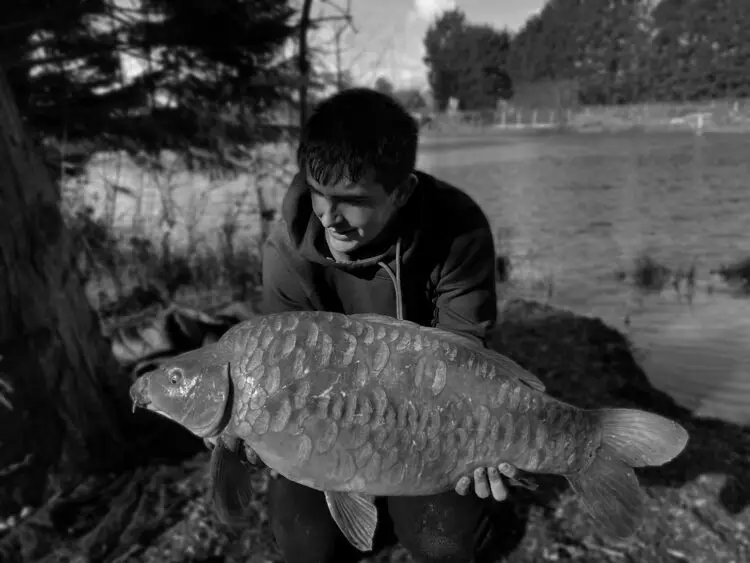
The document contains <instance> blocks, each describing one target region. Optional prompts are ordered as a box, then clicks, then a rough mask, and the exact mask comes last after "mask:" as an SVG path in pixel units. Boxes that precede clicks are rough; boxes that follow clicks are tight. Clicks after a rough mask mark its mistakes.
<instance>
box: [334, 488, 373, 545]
mask: <svg viewBox="0 0 750 563" xmlns="http://www.w3.org/2000/svg"><path fill="white" fill-rule="evenodd" d="M325 497H326V503H328V510H329V511H330V512H331V516H332V517H333V520H334V521H335V522H336V525H337V526H338V527H339V529H340V530H341V533H343V534H344V537H346V539H347V540H348V541H349V543H351V544H352V545H353V546H354V547H356V548H357V549H358V550H359V551H362V552H368V551H372V546H373V541H374V538H375V528H376V527H377V525H378V511H377V508H375V504H374V503H373V498H372V497H370V496H366V495H361V494H359V493H340V492H326V493H325Z"/></svg>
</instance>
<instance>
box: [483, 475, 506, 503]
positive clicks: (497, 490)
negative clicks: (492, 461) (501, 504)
mask: <svg viewBox="0 0 750 563" xmlns="http://www.w3.org/2000/svg"><path fill="white" fill-rule="evenodd" d="M487 477H488V479H489V481H490V488H491V489H492V498H494V499H495V500H505V499H506V498H507V496H508V491H506V490H505V483H503V479H502V477H501V476H500V472H499V471H498V470H497V469H496V468H494V467H490V468H489V470H488V472H487Z"/></svg>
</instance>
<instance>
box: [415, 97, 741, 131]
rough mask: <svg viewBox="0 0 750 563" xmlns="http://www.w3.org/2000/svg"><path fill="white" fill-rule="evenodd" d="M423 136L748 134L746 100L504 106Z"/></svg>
mask: <svg viewBox="0 0 750 563" xmlns="http://www.w3.org/2000/svg"><path fill="white" fill-rule="evenodd" d="M422 122H423V124H424V127H425V128H426V129H427V130H440V131H443V130H448V131H451V130H461V129H468V130H484V129H562V128H566V127H571V128H585V127H595V126H597V125H598V126H601V127H605V128H606V127H612V128H624V127H673V128H692V129H696V128H711V127H715V128H731V127H733V126H738V127H744V128H748V129H750V99H747V98H746V99H736V100H711V101H705V102H685V103H671V102H670V103H667V102H663V103H660V102H656V103H644V104H631V105H621V106H580V107H576V108H556V107H547V108H545V107H524V106H515V105H513V104H510V103H508V104H505V105H503V106H501V107H498V108H497V109H496V110H484V111H466V112H453V113H443V114H437V115H433V116H429V117H423V119H422Z"/></svg>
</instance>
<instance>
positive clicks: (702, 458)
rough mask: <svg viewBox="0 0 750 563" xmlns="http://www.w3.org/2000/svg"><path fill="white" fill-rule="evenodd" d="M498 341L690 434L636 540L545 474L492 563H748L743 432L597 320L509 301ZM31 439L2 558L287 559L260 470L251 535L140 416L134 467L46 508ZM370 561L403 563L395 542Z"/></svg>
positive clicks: (582, 392) (9, 495) (749, 473)
mask: <svg viewBox="0 0 750 563" xmlns="http://www.w3.org/2000/svg"><path fill="white" fill-rule="evenodd" d="M494 345H495V347H496V348H497V349H498V350H500V351H501V352H503V353H505V354H507V355H509V356H511V357H512V358H514V359H515V360H516V361H518V362H519V363H520V364H521V365H523V366H524V367H526V368H527V369H529V370H530V371H532V372H533V373H535V374H537V375H538V376H539V377H540V378H541V379H542V380H543V381H544V382H545V384H546V385H547V387H548V392H549V393H551V394H552V395H554V396H557V397H559V398H561V399H563V400H567V401H569V402H571V403H573V404H576V405H578V406H581V407H592V406H605V405H606V406H637V407H640V408H644V409H647V410H651V411H654V412H659V413H661V414H664V415H666V416H669V417H672V418H675V419H676V420H678V421H680V422H681V423H682V424H683V425H685V427H686V428H687V429H688V431H689V432H690V435H691V440H690V443H689V445H688V447H687V449H686V451H685V452H684V453H683V454H682V455H681V456H680V457H679V458H678V459H677V460H675V461H673V462H672V463H670V464H668V465H666V466H664V467H662V468H657V469H649V470H645V471H639V476H640V479H641V483H642V484H643V486H644V488H645V490H646V491H647V497H648V506H647V511H646V516H645V520H646V521H645V522H644V525H643V526H642V527H641V529H640V530H639V532H638V534H637V535H636V536H635V537H634V538H633V539H632V540H630V541H628V542H627V543H622V544H614V543H611V542H608V541H607V540H605V539H604V538H602V537H600V536H599V535H598V534H597V531H596V523H595V522H592V521H591V520H590V519H589V517H588V516H587V515H586V514H584V513H583V512H582V509H581V507H580V505H579V503H578V501H577V500H576V499H575V498H574V496H573V495H572V494H571V492H570V491H569V490H567V488H566V487H565V485H564V483H563V482H562V481H561V480H560V479H556V478H543V479H539V483H540V486H539V488H538V489H537V490H536V491H533V492H532V491H528V490H526V489H513V490H512V500H511V501H509V502H512V505H509V506H510V507H512V511H510V515H511V516H512V517H509V516H508V515H507V514H506V520H504V521H503V523H502V525H504V526H507V534H508V536H507V538H508V544H509V548H508V550H507V553H506V555H505V556H504V559H501V560H503V561H508V562H510V563H531V562H538V561H577V562H595V561H596V562H605V563H606V562H613V563H614V562H618V563H619V562H639V563H657V562H659V563H662V562H671V561H674V562H681V561H685V562H691V563H700V562H712V563H730V562H734V563H741V562H746V561H750V508H748V504H750V429H746V428H740V427H736V426H732V425H729V424H725V423H722V422H719V421H708V420H697V419H694V418H693V417H691V415H690V413H689V412H686V411H685V410H684V409H682V408H680V407H678V406H676V405H675V404H674V402H673V401H672V400H671V399H669V398H668V397H666V396H665V395H663V394H662V393H660V392H659V391H657V390H655V389H654V388H653V387H652V386H651V385H650V384H649V383H648V381H647V380H646V377H645V375H644V374H643V373H642V371H641V370H640V369H639V367H638V366H637V364H636V363H635V361H634V359H633V356H632V354H631V351H630V349H629V345H628V343H627V342H626V340H625V339H624V337H623V336H622V335H620V334H619V333H618V332H616V331H615V330H613V329H611V328H609V327H607V326H605V325H604V324H602V323H601V322H600V321H598V320H596V319H589V318H583V317H580V316H575V315H573V314H572V313H567V312H562V311H559V310H556V309H552V308H549V307H547V306H544V305H539V304H535V303H530V302H524V301H514V302H511V303H509V304H508V305H507V306H506V308H505V310H504V312H503V314H502V315H501V322H500V325H499V326H498V329H497V332H496V335H495V342H494ZM0 367H1V366H0ZM14 416H16V418H14V419H13V420H15V424H16V425H18V423H19V420H21V421H22V422H23V421H25V422H24V423H27V424H26V426H30V427H31V425H30V423H29V419H28V417H27V418H26V419H24V417H23V415H21V414H19V413H17V412H16V413H15V415H14ZM146 416H149V415H148V413H146ZM9 420H10V419H9V418H7V413H6V414H5V415H3V414H2V409H0V429H2V428H9V426H7V424H8V421H9ZM16 428H19V427H18V426H16ZM146 428H147V429H148V430H145V429H146ZM28 432H29V431H27V434H26V435H24V434H23V433H22V431H19V430H16V431H15V433H14V435H13V437H14V438H15V439H11V437H9V436H8V433H7V432H4V431H0V444H3V445H2V448H0V462H2V463H1V464H0V467H2V466H5V467H6V469H4V470H2V471H1V472H0V483H2V489H3V490H4V493H0V497H2V500H3V506H2V511H3V512H4V513H6V514H5V515H6V516H7V513H8V512H9V510H7V509H8V508H9V507H11V506H12V507H14V509H15V511H16V512H17V511H18V510H19V509H20V507H21V506H23V505H29V504H31V505H32V506H33V507H32V508H28V509H26V510H25V511H24V513H23V515H22V517H19V516H18V515H15V516H11V517H10V519H9V520H7V521H6V522H5V524H2V526H1V527H0V561H3V562H9V563H10V562H14V561H40V562H52V561H55V562H57V561H75V562H98V561H102V562H104V561H106V562H136V561H144V562H157V561H159V562H178V561H187V562H206V563H207V562H219V561H224V562H231V563H234V562H238V563H239V562H240V561H241V562H250V563H261V562H280V561H282V560H281V558H280V556H279V553H278V551H277V550H276V548H275V546H274V543H273V540H272V538H271V535H270V531H269V528H268V519H267V515H266V505H265V491H266V486H267V476H266V474H265V473H264V472H263V471H258V472H257V474H256V475H255V485H256V486H255V487H254V491H253V492H254V503H253V512H252V514H251V515H250V523H249V525H248V526H247V527H246V528H243V529H241V530H230V529H228V528H227V527H226V526H224V525H222V524H220V523H219V522H217V520H216V519H215V518H214V516H213V514H212V511H211V509H210V507H208V506H207V505H206V502H205V497H206V490H207V486H208V479H207V474H206V469H207V462H208V452H207V451H206V450H205V449H203V447H202V444H200V443H199V442H198V441H197V440H195V439H193V438H192V437H190V436H189V435H187V433H186V432H184V431H182V430H180V429H178V428H176V427H175V426H174V425H171V424H169V423H163V424H162V423H155V422H154V420H152V419H148V420H147V421H146V423H144V433H145V434H147V436H148V445H147V446H145V445H143V446H141V447H139V448H138V449H139V451H140V452H141V455H139V456H134V457H133V460H132V463H131V464H129V467H127V468H125V469H122V470H119V471H116V472H113V473H110V474H106V475H96V476H89V477H86V478H85V479H82V480H80V481H79V482H77V483H75V484H73V485H66V486H65V487H61V488H59V490H58V491H57V492H56V493H55V494H54V495H53V496H52V498H49V499H47V500H46V501H44V502H41V501H42V500H43V499H42V498H41V495H40V493H39V491H41V490H43V488H42V485H43V482H44V470H43V469H40V468H39V467H36V468H35V467H34V463H33V461H32V462H29V463H27V465H25V466H24V465H22V466H13V463H17V462H19V461H23V460H24V459H26V458H25V455H21V454H22V452H20V451H19V452H16V455H15V458H14V459H8V458H9V454H8V452H10V451H12V448H11V449H8V447H7V444H11V443H16V444H17V443H19V441H21V442H24V443H26V444H28V443H30V442H29V441H28V440H31V439H32V436H35V437H36V439H37V440H38V438H39V428H38V426H37V427H36V428H35V429H34V432H35V434H33V435H31V434H28ZM10 457H13V456H10ZM32 459H33V458H32ZM27 461H28V459H27ZM3 464H4V465H3ZM29 489H33V491H35V492H37V493H38V494H36V495H34V494H31V495H30V494H29V493H28V491H29ZM24 491H26V492H24ZM367 561H369V562H370V563H374V562H379V563H385V562H396V561H398V562H408V561H412V559H411V558H410V557H409V555H408V554H407V553H406V552H405V551H404V550H403V549H401V548H400V547H398V546H397V547H395V548H392V549H389V550H387V551H386V552H383V553H381V554H378V555H377V556H374V557H372V558H370V559H368V560H367Z"/></svg>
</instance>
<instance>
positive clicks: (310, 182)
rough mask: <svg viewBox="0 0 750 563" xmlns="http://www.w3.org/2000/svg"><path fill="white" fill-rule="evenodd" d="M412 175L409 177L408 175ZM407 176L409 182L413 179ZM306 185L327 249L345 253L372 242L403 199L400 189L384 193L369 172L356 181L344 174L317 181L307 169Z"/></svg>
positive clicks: (403, 190)
mask: <svg viewBox="0 0 750 563" xmlns="http://www.w3.org/2000/svg"><path fill="white" fill-rule="evenodd" d="M412 178H413V177H412ZM412 178H410V180H409V183H410V186H409V187H411V184H412V183H413V182H414V181H415V180H416V178H414V179H413V180H412ZM307 186H308V188H309V190H310V195H311V198H312V207H313V211H314V212H315V215H316V216H317V217H318V219H319V220H320V222H321V224H322V225H323V228H324V229H325V234H326V241H327V242H328V247H329V248H330V249H331V252H332V253H333V254H334V256H335V255H336V254H339V255H348V254H351V253H352V252H354V251H356V250H358V249H360V248H362V247H363V246H365V245H366V244H368V243H369V242H372V241H373V240H374V239H375V238H376V237H377V236H378V235H379V234H380V233H381V232H382V231H383V229H384V228H385V226H386V225H387V223H388V222H389V221H390V219H391V217H393V214H394V213H395V211H396V209H397V208H398V207H399V206H400V205H401V204H402V203H403V201H404V200H405V197H404V195H405V194H404V192H405V191H408V192H410V191H411V190H410V189H409V187H406V186H405V188H406V189H396V190H394V191H393V192H392V193H390V194H389V193H387V192H386V190H385V188H384V187H383V186H382V185H380V184H379V183H377V182H376V181H375V179H374V175H372V174H369V175H365V176H364V177H362V178H361V179H360V180H359V181H357V182H352V181H350V180H348V179H347V178H344V179H342V180H340V181H339V182H338V183H331V184H327V185H323V184H319V183H318V182H316V181H315V179H314V178H313V177H312V176H311V175H310V173H309V171H308V172H307Z"/></svg>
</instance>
